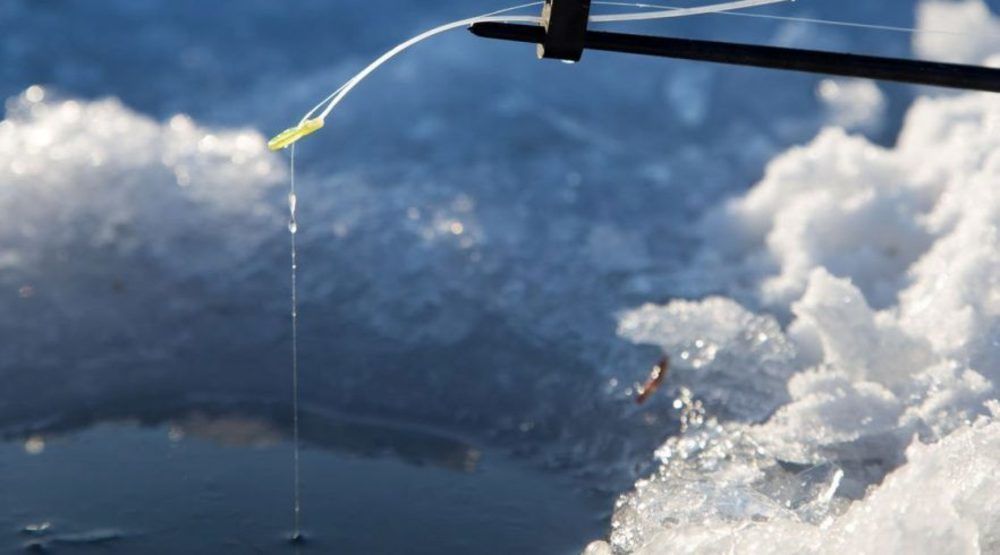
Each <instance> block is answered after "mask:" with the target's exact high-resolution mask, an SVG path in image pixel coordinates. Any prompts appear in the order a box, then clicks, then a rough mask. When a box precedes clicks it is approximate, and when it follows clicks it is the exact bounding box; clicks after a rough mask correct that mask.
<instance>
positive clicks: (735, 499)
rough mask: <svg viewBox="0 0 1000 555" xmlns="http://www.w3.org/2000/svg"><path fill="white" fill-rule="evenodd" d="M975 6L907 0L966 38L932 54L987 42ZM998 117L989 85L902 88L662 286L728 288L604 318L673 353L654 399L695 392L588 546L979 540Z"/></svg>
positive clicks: (713, 216)
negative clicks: (901, 104)
mask: <svg viewBox="0 0 1000 555" xmlns="http://www.w3.org/2000/svg"><path fill="white" fill-rule="evenodd" d="M983 10H984V6H982V4H980V3H978V2H964V3H941V2H930V3H926V4H924V7H923V8H922V10H921V15H920V20H921V25H924V26H931V25H932V23H933V24H935V25H940V26H944V27H947V26H948V22H952V23H954V22H962V21H965V22H967V23H968V24H969V25H971V26H972V27H973V28H975V29H978V31H976V32H975V33H973V34H972V35H971V36H970V38H969V43H972V44H974V45H976V46H975V49H974V50H969V51H967V52H963V51H955V50H953V49H951V50H950V48H951V47H948V46H940V48H941V49H942V50H938V51H935V52H934V53H937V54H943V53H944V52H945V51H947V52H951V54H952V55H953V56H954V57H955V58H953V59H964V60H967V61H969V60H971V61H976V60H981V59H983V58H985V57H986V56H987V55H988V54H991V53H995V52H997V51H1000V45H998V44H996V43H992V42H989V40H988V39H990V37H989V36H988V35H989V34H990V33H995V31H993V30H990V29H986V28H985V27H983V26H984V25H986V24H988V25H994V24H993V23H991V22H990V19H989V17H991V16H988V14H986V13H984V12H983ZM931 20H933V22H932V21H931ZM972 20H976V21H975V24H973V22H972ZM984 22H985V23H984ZM925 36H929V35H922V37H925ZM935 37H936V39H935V40H937V38H940V37H938V35H935ZM920 40H923V39H920ZM932 43H934V41H933V40H930V39H928V42H927V43H926V45H924V46H920V44H921V43H919V42H918V48H926V49H932V48H939V47H938V46H933V45H932ZM934 44H936V43H934ZM924 53H925V54H930V53H932V52H930V51H929V50H925V51H924ZM998 111H1000V98H997V97H996V95H986V94H975V93H973V94H953V95H947V96H937V97H923V98H920V99H918V100H917V101H916V102H915V103H914V104H913V106H912V107H911V108H910V109H909V111H908V113H907V115H906V117H905V119H904V125H903V128H902V130H901V132H900V135H899V138H898V141H897V143H896V144H895V145H894V146H891V147H883V146H878V145H875V144H873V143H872V142H870V141H869V140H867V139H865V138H863V137H861V136H854V135H850V134H848V133H847V132H846V131H844V130H843V129H841V128H839V127H831V128H828V129H825V130H823V131H821V132H820V133H819V134H818V135H817V137H816V138H815V139H814V140H813V141H811V142H810V143H808V144H806V145H803V146H801V147H795V148H792V149H790V150H789V151H788V152H786V153H784V154H781V155H779V156H777V157H776V158H775V160H774V161H772V162H771V164H769V166H768V168H767V170H766V172H765V175H764V177H763V178H762V179H761V180H760V182H759V183H757V184H756V185H755V186H754V187H753V188H752V189H751V190H750V191H748V192H747V193H746V194H744V195H742V196H739V197H736V198H734V199H732V200H730V201H728V202H727V203H725V204H723V205H722V206H720V207H719V208H718V209H716V210H715V211H714V212H711V213H709V214H708V215H707V216H706V217H705V219H704V220H703V222H702V224H701V227H700V233H701V236H702V238H703V241H704V243H703V246H702V248H701V250H700V252H698V253H696V255H695V257H694V260H695V263H694V264H692V266H691V267H690V268H688V269H686V270H685V271H684V272H683V273H682V274H683V279H684V280H686V281H685V283H687V284H688V286H689V287H690V288H691V291H693V292H697V291H706V292H710V291H719V290H722V291H725V292H726V293H727V294H728V295H729V296H730V297H731V298H725V297H718V296H713V297H709V298H704V299H702V300H698V301H672V302H670V303H668V304H666V305H663V306H660V305H646V306H642V307H641V308H638V309H635V310H631V311H627V312H625V313H623V315H622V317H621V318H620V327H619V333H620V334H621V335H622V336H623V337H626V338H628V339H630V340H632V341H635V342H639V343H648V344H654V345H657V346H659V347H660V348H661V349H662V350H664V352H666V353H668V354H670V355H671V356H672V358H673V360H677V359H680V361H679V363H678V364H675V365H674V369H673V370H674V371H673V373H672V374H671V380H672V381H671V382H670V383H672V384H673V386H674V387H675V390H674V391H678V390H679V391H680V392H681V394H680V396H678V401H677V403H676V404H675V406H682V405H686V404H689V403H691V402H692V401H691V399H692V396H693V399H695V400H704V401H705V414H704V418H703V422H702V424H701V425H698V426H690V427H689V428H688V429H687V430H686V431H684V432H683V433H682V434H681V435H679V436H678V437H674V438H671V439H669V440H667V442H666V443H665V444H663V445H662V446H661V448H660V449H659V450H658V451H657V460H658V462H659V465H660V466H659V468H658V470H657V471H656V472H655V473H654V474H652V475H651V476H649V477H648V478H646V479H643V480H640V481H639V482H637V484H636V486H635V489H634V491H632V492H630V493H628V494H626V495H624V496H623V497H622V498H621V499H619V501H618V503H617V505H616V512H615V517H614V522H613V526H614V528H613V531H612V534H611V538H610V542H609V543H608V544H605V545H602V546H601V548H608V549H613V550H614V552H616V553H626V552H629V553H632V552H635V553H677V552H680V553H717V552H741V553H789V552H810V553H812V552H817V553H874V552H906V553H981V552H985V553H989V552H995V551H996V550H997V549H1000V518H998V517H997V515H998V514H1000V512H998V510H997V509H998V507H997V501H996V499H1000V482H998V481H997V478H996V476H997V471H998V470H1000V469H998V467H997V465H998V463H997V461H998V458H997V457H998V454H1000V453H998V449H1000V424H998V423H996V422H995V419H996V417H997V416H998V414H997V413H998V410H997V407H998V406H1000V405H998V404H997V401H996V400H995V399H996V395H997V392H996V389H995V383H996V380H997V379H1000V232H998V225H1000V194H998V193H997V191H996V184H997V183H1000V154H998V153H1000V132H998V127H997V125H998V124H997V121H998V118H1000V114H998ZM834 121H836V120H834ZM841 123H844V122H841ZM695 294H697V293H695ZM768 314H775V315H776V318H775V317H772V316H768ZM758 334H764V335H766V336H767V338H768V341H767V343H766V344H764V345H763V346H760V345H756V344H754V343H753V342H752V341H749V338H752V337H754V336H756V335H758ZM695 345H701V346H703V347H705V346H710V347H711V348H710V349H708V350H706V349H705V348H702V349H698V348H696V347H695ZM774 346H781V348H780V349H778V350H777V351H775V350H773V349H774ZM708 353H710V356H709V354H708ZM688 390H689V391H690V393H688ZM734 406H735V407H737V409H733V408H732V407H734ZM748 406H759V407H760V411H757V412H755V411H753V410H750V409H748V408H747V407H748ZM594 549H597V548H596V547H595V548H594Z"/></svg>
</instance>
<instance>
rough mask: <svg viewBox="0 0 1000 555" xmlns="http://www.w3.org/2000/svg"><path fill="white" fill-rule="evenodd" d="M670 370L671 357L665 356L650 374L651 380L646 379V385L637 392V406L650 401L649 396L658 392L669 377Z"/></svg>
mask: <svg viewBox="0 0 1000 555" xmlns="http://www.w3.org/2000/svg"><path fill="white" fill-rule="evenodd" d="M669 369H670V357H668V356H666V355H663V358H661V359H660V361H659V362H657V363H656V366H653V370H652V371H650V373H649V378H648V379H646V383H644V384H642V387H640V388H639V390H638V391H637V392H636V396H635V402H636V404H639V405H641V404H643V403H645V402H646V400H647V399H649V396H650V395H652V394H653V393H656V390H657V389H659V388H660V385H661V384H662V383H663V380H664V378H666V377H667V371H668V370H669Z"/></svg>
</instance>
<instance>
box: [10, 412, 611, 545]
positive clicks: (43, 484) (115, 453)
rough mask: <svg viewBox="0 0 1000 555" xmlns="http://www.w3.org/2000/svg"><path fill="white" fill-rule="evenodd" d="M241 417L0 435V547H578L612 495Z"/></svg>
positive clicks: (400, 446)
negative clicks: (299, 480)
mask: <svg viewBox="0 0 1000 555" xmlns="http://www.w3.org/2000/svg"><path fill="white" fill-rule="evenodd" d="M284 432H285V431H284V430H283V429H282V428H281V427H280V426H278V425H275V424H273V423H271V422H269V421H268V420H267V419H264V418H261V417H254V416H247V414H246V413H245V412H233V411H226V412H221V413H219V412H215V413H213V414H209V413H206V412H203V411H190V412H187V413H186V414H184V415H182V416H177V417H173V418H170V419H166V420H163V421H160V422H148V421H147V422H145V423H143V422H139V421H136V420H132V421H128V420H122V421H116V422H104V423H97V424H93V425H88V426H86V427H83V428H79V429H76V430H69V431H62V432H49V433H40V434H32V435H29V436H27V437H19V438H8V440H7V441H5V442H3V443H2V444H0V506H2V507H4V510H3V511H2V512H0V534H2V535H0V549H2V550H4V551H7V550H10V551H16V550H18V549H24V550H28V551H31V550H35V551H41V552H48V551H49V550H51V551H53V552H70V553H77V552H79V553H89V552H98V553H264V552H268V553H270V552H289V553H292V552H295V551H296V550H299V551H302V552H315V553H573V552H578V551H579V550H580V549H582V547H583V546H585V545H586V543H587V542H588V541H589V540H591V539H593V538H595V537H598V536H600V535H602V534H603V533H604V532H605V531H604V530H603V526H604V525H603V520H604V517H605V516H606V515H605V514H604V513H605V512H606V510H607V508H608V506H609V500H608V499H603V498H599V497H598V496H595V495H593V494H588V493H586V492H584V491H582V490H580V489H579V487H578V486H577V485H574V484H573V483H570V482H568V481H566V480H563V479H560V478H559V477H556V476H553V475H550V474H548V473H545V472H542V471H538V470H535V469H533V468H531V466H530V465H528V464H526V463H524V462H522V461H518V460H515V459H511V458H509V457H507V456H505V455H504V454H503V453H501V452H499V451H496V450H491V449H488V448H487V449H483V448H480V447H477V446H474V445H471V444H468V443H466V442H463V441H462V440H460V439H458V438H453V437H449V436H447V435H442V434H438V433H436V432H434V431H432V430H419V429H412V428H405V427H396V426H393V425H391V424H388V423H379V422H359V421H349V420H345V419H340V418H337V419H331V418H328V417H327V418H322V419H321V418H318V417H316V416H314V415H313V416H309V417H307V418H306V419H305V420H304V433H305V449H304V451H303V453H302V473H303V493H304V495H303V510H304V527H305V532H306V534H307V540H306V542H305V543H304V544H302V545H300V546H296V545H292V544H291V543H289V542H288V540H287V539H286V538H287V535H288V533H289V530H290V526H291V503H292V498H291V488H290V485H291V474H290V471H291V467H290V461H291V445H290V443H289V442H288V441H287V438H286V434H285V433H284Z"/></svg>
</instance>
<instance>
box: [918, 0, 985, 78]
mask: <svg viewBox="0 0 1000 555" xmlns="http://www.w3.org/2000/svg"><path fill="white" fill-rule="evenodd" d="M917 28H918V29H920V30H922V31H926V32H923V33H916V34H914V35H913V50H914V51H915V52H916V54H917V55H918V56H920V57H923V58H927V59H931V60H939V61H942V62H956V63H967V64H979V63H983V62H985V61H986V60H987V59H988V58H989V57H991V56H993V55H994V54H996V53H998V52H1000V17H997V16H995V15H993V14H992V13H990V9H989V7H988V6H987V5H986V2H984V1H983V0H960V1H958V2H955V1H950V0H925V1H924V2H921V3H920V4H918V7H917ZM937 31H951V32H937ZM955 31H961V32H960V33H959V32H955Z"/></svg>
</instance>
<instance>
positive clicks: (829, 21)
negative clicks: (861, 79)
mask: <svg viewBox="0 0 1000 555" xmlns="http://www.w3.org/2000/svg"><path fill="white" fill-rule="evenodd" d="M593 4H594V5H595V6H619V7H630V8H641V9H647V10H673V11H678V10H685V9H687V8H681V7H677V6H666V5H663V4H647V3H635V2H607V1H603V0H602V1H595V2H593ZM711 15H726V16H734V17H749V18H753V19H771V20H776V21H790V22H795V23H814V24H816V25H828V26H833V27H850V28H854V29H867V30H870V31H889V32H894V33H909V34H914V35H916V34H921V35H926V34H932V35H952V36H965V33H962V32H960V31H947V30H943V29H917V28H916V27H900V26H897V25H877V24H872V23H860V22H856V21H840V20H837V19H820V18H815V17H795V16H790V15H774V14H762V13H750V12H742V11H734V10H726V11H719V12H712V13H711Z"/></svg>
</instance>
